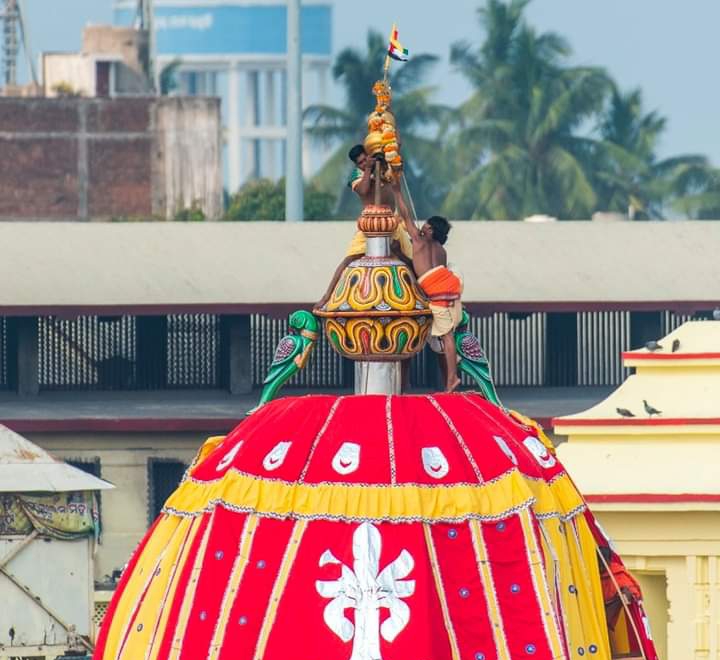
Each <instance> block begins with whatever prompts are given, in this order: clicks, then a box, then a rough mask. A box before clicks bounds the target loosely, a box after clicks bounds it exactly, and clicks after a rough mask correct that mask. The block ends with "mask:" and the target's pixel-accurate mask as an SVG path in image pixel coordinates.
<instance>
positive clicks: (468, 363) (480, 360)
mask: <svg viewBox="0 0 720 660" xmlns="http://www.w3.org/2000/svg"><path fill="white" fill-rule="evenodd" d="M469 325H470V315H469V314H468V313H467V311H466V310H465V309H463V311H462V320H461V321H460V324H459V325H458V327H457V329H456V330H455V350H457V354H458V369H459V370H460V371H462V372H463V373H466V374H467V375H468V376H470V377H471V378H472V379H473V380H474V381H475V382H476V383H477V385H478V387H479V388H480V393H481V394H482V395H483V396H484V397H485V398H486V399H487V400H488V401H490V403H494V404H495V405H496V406H499V407H500V408H502V409H503V410H505V406H503V405H502V403H501V402H500V397H499V396H498V393H497V390H496V389H495V383H494V382H493V378H492V371H491V369H490V363H489V362H488V359H487V356H486V355H485V351H483V349H482V346H480V342H479V341H478V338H477V337H476V336H475V335H473V334H472V333H471V332H469V331H468V327H469Z"/></svg>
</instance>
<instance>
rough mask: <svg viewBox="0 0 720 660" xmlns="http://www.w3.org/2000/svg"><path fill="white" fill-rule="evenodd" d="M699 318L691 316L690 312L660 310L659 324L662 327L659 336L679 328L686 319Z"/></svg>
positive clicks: (698, 319)
mask: <svg viewBox="0 0 720 660" xmlns="http://www.w3.org/2000/svg"><path fill="white" fill-rule="evenodd" d="M700 320H701V318H699V317H698V318H696V317H693V316H692V315H691V314H675V313H674V312H662V313H661V316H660V325H661V327H662V332H661V333H660V334H661V336H663V337H664V336H665V335H667V334H669V333H671V332H672V331H673V330H675V329H676V328H679V327H680V326H681V325H682V324H683V323H687V322H688V321H700Z"/></svg>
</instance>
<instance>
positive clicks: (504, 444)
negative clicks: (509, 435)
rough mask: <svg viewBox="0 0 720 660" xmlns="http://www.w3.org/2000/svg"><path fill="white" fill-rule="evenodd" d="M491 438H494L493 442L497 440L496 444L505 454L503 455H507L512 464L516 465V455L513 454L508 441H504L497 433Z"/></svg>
mask: <svg viewBox="0 0 720 660" xmlns="http://www.w3.org/2000/svg"><path fill="white" fill-rule="evenodd" d="M493 438H494V439H495V442H497V446H498V447H500V450H501V451H502V453H503V454H505V456H507V457H508V458H509V459H510V460H511V461H512V464H513V465H517V464H518V460H517V456H515V454H514V452H513V450H512V449H510V447H509V446H508V443H507V442H505V439H504V438H501V437H500V436H499V435H494V436H493Z"/></svg>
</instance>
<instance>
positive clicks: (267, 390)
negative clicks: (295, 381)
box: [258, 310, 320, 408]
mask: <svg viewBox="0 0 720 660" xmlns="http://www.w3.org/2000/svg"><path fill="white" fill-rule="evenodd" d="M289 323H290V332H289V334H287V335H285V336H284V337H283V338H282V339H281V340H280V341H279V342H278V345H277V347H276V348H275V355H274V357H273V361H272V364H271V365H270V369H268V374H267V376H266V377H265V380H264V381H263V391H262V394H261V396H260V403H259V404H258V408H259V407H260V406H262V405H264V404H266V403H267V402H268V401H272V400H273V399H274V398H275V397H276V396H277V393H278V391H279V390H280V388H281V387H282V386H283V385H285V383H286V382H287V381H288V380H290V378H292V377H293V376H294V375H295V374H296V373H297V372H298V371H300V369H302V368H303V367H304V366H305V365H306V364H307V361H308V358H309V357H310V352H311V351H312V349H313V346H314V345H315V342H316V341H317V339H318V337H319V332H320V324H319V323H318V320H317V319H316V318H315V317H314V316H313V315H312V314H311V313H310V312H307V311H305V310H299V311H297V312H293V313H292V314H291V315H290V320H289Z"/></svg>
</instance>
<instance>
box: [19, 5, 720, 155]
mask: <svg viewBox="0 0 720 660" xmlns="http://www.w3.org/2000/svg"><path fill="white" fill-rule="evenodd" d="M482 2H483V0H444V1H443V2H430V1H429V0H364V1H363V2H358V1H355V2H351V1H350V0H335V1H334V2H332V4H333V7H334V8H333V12H334V13H333V22H334V33H333V50H334V52H335V53H337V52H339V51H340V50H342V49H343V48H344V47H346V46H354V47H362V46H363V44H364V41H365V37H366V34H367V30H368V28H370V27H372V28H374V29H377V30H379V31H381V32H383V33H384V32H388V31H389V26H390V25H391V24H392V23H393V22H396V23H397V24H398V27H399V30H400V37H401V40H402V42H403V45H405V46H406V47H407V48H409V49H410V54H411V55H412V53H413V52H415V53H419V52H426V53H435V54H437V55H438V56H439V57H440V58H441V60H440V62H439V64H438V66H437V67H436V70H435V74H434V76H433V78H432V79H431V80H430V82H431V83H433V84H435V85H437V87H438V96H437V100H438V101H440V102H443V103H447V104H453V105H455V104H458V103H460V102H461V101H463V100H464V99H465V98H466V97H467V96H468V95H469V87H468V86H467V84H466V83H465V81H464V80H463V79H462V78H461V77H460V76H459V75H457V74H456V73H454V72H453V71H452V70H451V67H450V64H449V61H448V53H449V50H450V45H451V44H452V43H454V42H455V41H458V40H463V39H464V40H469V41H471V42H475V43H478V42H479V41H480V39H481V38H482V33H481V31H480V27H479V24H478V22H477V18H476V10H477V7H478V6H479V5H480V4H482ZM23 4H24V9H25V13H26V19H27V23H28V25H29V35H30V45H31V48H32V50H33V52H34V53H36V54H37V53H38V52H40V51H43V50H77V49H78V48H79V46H80V32H81V30H82V27H83V25H84V24H85V23H87V22H92V23H103V22H110V21H111V18H112V0H23ZM527 16H528V19H529V21H530V23H531V24H532V25H534V26H535V27H536V28H537V29H538V30H543V31H547V30H554V31H556V32H559V33H560V34H562V35H563V36H565V37H566V38H567V39H568V40H569V42H570V44H571V46H572V48H573V57H572V61H573V62H574V63H576V64H586V65H596V66H604V67H605V68H606V69H607V70H608V71H609V73H610V74H611V75H612V76H613V77H614V78H615V80H617V81H618V83H619V84H620V86H621V87H622V88H623V89H630V88H634V87H640V88H641V89H642V90H643V94H644V98H645V102H646V106H647V109H648V110H657V111H659V112H660V114H662V115H663V116H665V117H667V119H668V129H667V132H666V135H665V139H664V141H663V144H662V145H661V155H662V156H670V155H678V154H681V153H701V154H705V155H707V156H709V157H710V158H711V160H712V161H713V162H714V163H715V164H716V165H720V131H718V123H719V121H718V120H719V118H720V113H719V112H718V109H719V106H720V76H719V75H718V67H720V38H719V36H718V26H720V0H685V1H684V2H680V0H533V2H531V4H530V6H529V8H528V10H527ZM397 66H402V65H401V64H400V65H397ZM21 70H22V71H24V70H26V67H25V66H23V67H22V69H21ZM334 99H335V100H336V101H338V102H339V101H340V100H341V97H340V95H339V91H338V90H335V92H334Z"/></svg>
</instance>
